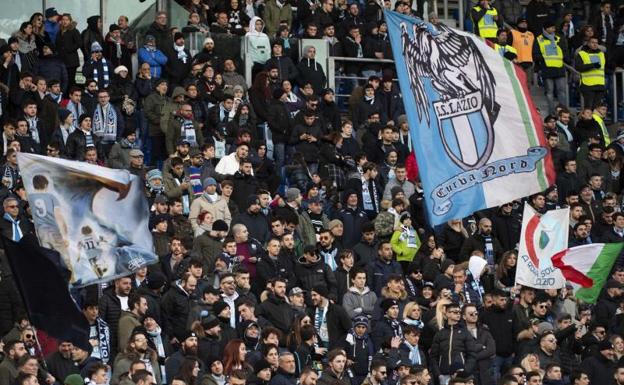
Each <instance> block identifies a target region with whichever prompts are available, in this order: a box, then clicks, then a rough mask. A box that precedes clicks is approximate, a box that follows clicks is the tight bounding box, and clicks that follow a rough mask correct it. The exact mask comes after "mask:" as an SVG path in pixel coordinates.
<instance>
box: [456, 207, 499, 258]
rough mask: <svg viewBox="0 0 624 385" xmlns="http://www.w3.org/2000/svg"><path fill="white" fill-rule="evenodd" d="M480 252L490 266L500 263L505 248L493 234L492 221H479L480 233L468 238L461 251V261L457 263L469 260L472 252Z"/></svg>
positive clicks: (485, 219) (484, 219)
mask: <svg viewBox="0 0 624 385" xmlns="http://www.w3.org/2000/svg"><path fill="white" fill-rule="evenodd" d="M475 250H479V251H481V252H482V253H484V254H485V257H486V260H487V261H488V264H490V265H492V266H494V261H498V260H499V259H500V257H501V255H502V253H503V247H502V246H501V243H500V242H499V240H498V238H496V237H495V236H493V234H492V221H491V220H489V219H487V218H483V219H481V220H480V221H479V231H478V232H476V233H475V234H474V235H472V236H471V237H470V238H467V239H466V240H465V241H464V243H463V245H462V248H461V251H460V256H461V257H460V259H461V260H457V261H455V262H456V263H461V262H465V261H467V260H468V258H469V257H470V255H472V252H473V251H475Z"/></svg>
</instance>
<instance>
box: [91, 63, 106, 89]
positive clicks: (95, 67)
mask: <svg viewBox="0 0 624 385" xmlns="http://www.w3.org/2000/svg"><path fill="white" fill-rule="evenodd" d="M91 63H93V79H95V80H98V79H99V76H100V74H99V72H98V68H97V65H95V64H96V63H95V62H94V61H91ZM102 72H103V73H102V80H103V81H104V84H98V85H99V86H100V89H103V88H108V86H109V85H110V75H109V74H108V62H107V61H106V59H105V58H102Z"/></svg>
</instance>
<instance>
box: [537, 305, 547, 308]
mask: <svg viewBox="0 0 624 385" xmlns="http://www.w3.org/2000/svg"><path fill="white" fill-rule="evenodd" d="M547 307H548V305H539V306H538V307H537V308H538V309H546V308H547Z"/></svg>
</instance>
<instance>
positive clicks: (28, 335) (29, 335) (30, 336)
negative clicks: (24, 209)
mask: <svg viewBox="0 0 624 385" xmlns="http://www.w3.org/2000/svg"><path fill="white" fill-rule="evenodd" d="M15 207H17V206H15ZM33 337H34V336H33V335H32V334H24V338H33Z"/></svg>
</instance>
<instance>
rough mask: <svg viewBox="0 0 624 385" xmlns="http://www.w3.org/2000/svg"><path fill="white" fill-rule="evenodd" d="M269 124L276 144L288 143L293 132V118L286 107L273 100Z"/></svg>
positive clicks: (269, 112) (270, 107)
mask: <svg viewBox="0 0 624 385" xmlns="http://www.w3.org/2000/svg"><path fill="white" fill-rule="evenodd" d="M268 123H269V129H270V130H271V134H272V135H273V142H274V143H287V142H288V140H289V139H290V135H291V131H292V125H293V122H292V118H291V116H290V114H289V113H288V110H287V109H286V105H285V104H284V103H282V102H281V101H279V100H276V99H273V100H272V101H271V103H270V104H269V108H268Z"/></svg>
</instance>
